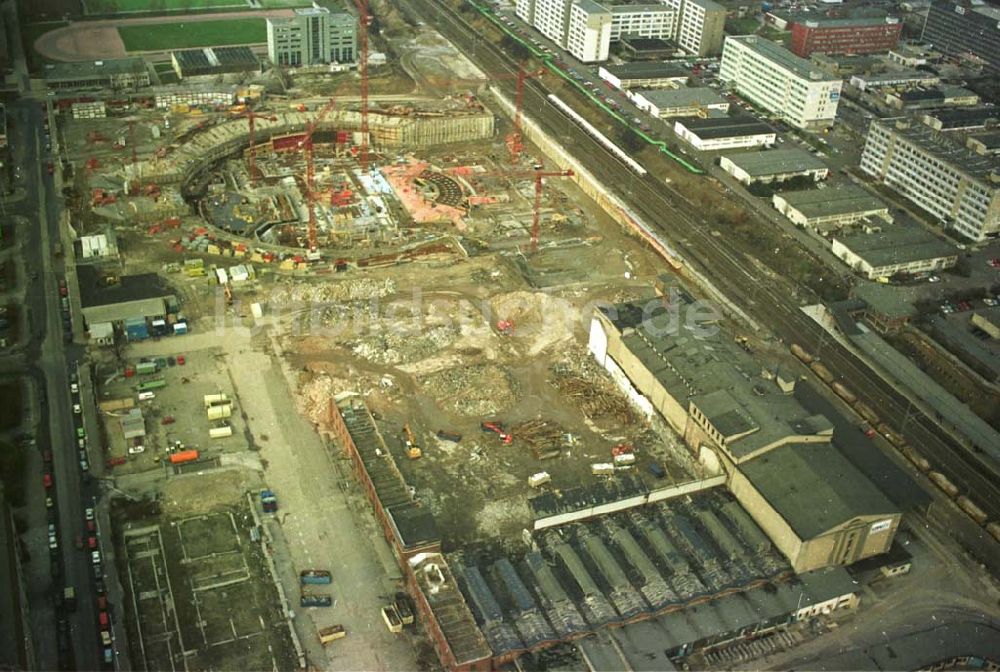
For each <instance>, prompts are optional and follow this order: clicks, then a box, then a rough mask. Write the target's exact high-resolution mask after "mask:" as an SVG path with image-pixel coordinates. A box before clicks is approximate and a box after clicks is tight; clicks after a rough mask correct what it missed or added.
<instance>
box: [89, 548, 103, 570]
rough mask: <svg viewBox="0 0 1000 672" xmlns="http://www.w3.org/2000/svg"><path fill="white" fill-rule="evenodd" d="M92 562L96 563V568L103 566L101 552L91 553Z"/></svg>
mask: <svg viewBox="0 0 1000 672" xmlns="http://www.w3.org/2000/svg"><path fill="white" fill-rule="evenodd" d="M90 561H91V562H92V563H94V565H95V566H96V565H99V564H101V552H100V551H91V553H90Z"/></svg>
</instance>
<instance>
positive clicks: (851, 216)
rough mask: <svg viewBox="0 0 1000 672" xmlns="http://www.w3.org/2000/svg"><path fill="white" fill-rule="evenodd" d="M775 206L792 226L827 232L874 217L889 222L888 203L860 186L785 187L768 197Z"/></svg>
mask: <svg viewBox="0 0 1000 672" xmlns="http://www.w3.org/2000/svg"><path fill="white" fill-rule="evenodd" d="M771 200H772V203H773V205H774V207H775V209H776V210H777V211H778V212H780V213H781V214H783V215H784V216H785V217H788V219H790V220H791V221H792V222H793V223H794V224H795V225H796V226H802V227H805V228H809V229H812V230H813V231H818V232H820V233H829V232H830V231H835V230H838V229H842V228H843V227H845V226H850V225H852V224H857V223H858V222H862V221H865V220H870V219H875V220H877V222H878V223H882V222H890V221H892V217H891V215H890V214H889V206H888V205H886V204H885V203H884V202H883V201H881V200H880V199H878V198H876V197H875V196H872V195H871V194H870V193H868V192H867V191H865V190H864V189H862V188H860V187H856V186H854V185H847V186H842V187H837V188H835V189H807V190H805V191H788V192H784V193H780V194H775V195H774V196H772V197H771Z"/></svg>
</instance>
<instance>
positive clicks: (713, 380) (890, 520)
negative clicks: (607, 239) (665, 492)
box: [588, 290, 901, 572]
mask: <svg viewBox="0 0 1000 672" xmlns="http://www.w3.org/2000/svg"><path fill="white" fill-rule="evenodd" d="M676 294H677V293H676V290H674V294H672V295H671V300H670V301H669V304H668V303H667V302H664V301H663V300H662V298H661V297H657V298H656V299H651V300H649V301H647V302H641V301H638V302H630V303H625V304H617V305H614V306H610V307H602V308H599V309H596V310H595V311H594V317H593V319H592V321H591V326H590V337H589V341H588V349H589V350H590V352H591V354H592V355H593V356H594V358H595V359H596V360H597V362H598V363H599V364H600V365H601V366H602V367H604V368H605V369H606V370H608V372H609V373H610V374H611V376H612V378H613V379H614V380H615V381H616V382H617V383H618V384H619V385H620V386H621V387H622V388H623V389H624V390H625V392H626V393H627V394H628V395H629V396H630V398H632V399H633V400H635V401H636V402H637V405H638V406H639V407H640V408H642V409H643V410H644V411H645V412H647V413H648V414H652V413H654V412H655V413H658V414H659V415H661V416H662V417H663V418H664V419H665V420H666V421H667V423H668V424H670V426H671V427H672V428H674V430H675V431H676V432H677V433H678V434H679V435H680V436H682V437H683V438H684V442H685V444H686V445H687V446H688V447H689V448H690V449H691V451H692V452H693V453H695V454H696V455H697V456H698V458H699V459H700V460H701V462H702V463H703V464H705V465H707V466H708V468H709V469H710V470H711V468H712V466H713V465H717V466H718V467H719V469H721V470H722V471H724V473H725V474H726V483H727V486H728V487H729V489H730V491H731V492H732V493H733V494H734V495H735V496H736V499H737V500H738V501H739V502H740V504H741V505H742V506H743V508H744V509H746V511H747V513H749V514H750V516H751V517H752V518H753V519H754V521H755V522H756V523H757V524H758V525H759V526H760V527H761V529H763V530H764V531H765V532H766V533H767V535H768V536H769V537H770V538H771V540H772V542H773V543H774V544H775V546H777V548H778V549H779V550H780V551H781V552H782V553H783V554H784V555H785V556H786V557H787V558H788V560H789V562H790V563H791V565H792V567H793V568H794V569H795V571H797V572H804V571H809V570H813V569H817V568H821V567H826V566H830V565H849V564H851V563H853V562H856V561H858V560H861V559H864V558H866V557H871V556H873V555H878V554H881V553H885V552H886V551H888V549H889V547H890V546H891V544H892V539H893V536H894V535H895V532H896V529H897V528H898V525H899V522H900V518H901V514H900V512H899V511H898V509H897V508H896V507H895V506H894V505H893V504H892V503H891V502H889V500H888V499H887V498H886V497H885V496H884V495H883V494H882V493H881V492H880V491H879V490H878V488H876V487H875V486H874V485H873V484H872V483H871V481H869V480H868V479H867V478H866V477H865V476H864V475H863V474H862V473H861V472H860V471H858V470H857V468H855V467H854V466H853V465H852V464H851V463H850V462H849V461H848V460H847V459H846V458H845V457H844V456H843V455H842V454H841V453H840V452H839V451H838V450H837V448H836V447H835V446H834V445H833V444H832V443H831V442H832V439H833V433H834V430H833V425H832V423H831V422H830V421H829V419H827V418H826V417H825V416H823V415H817V414H815V413H812V412H810V411H809V410H807V409H806V408H805V407H804V406H802V405H801V404H800V403H799V401H798V400H797V398H795V397H794V396H791V395H789V394H788V393H787V391H786V389H785V388H783V387H781V386H780V385H779V384H777V383H776V380H775V378H776V377H775V376H774V375H773V374H771V375H770V376H767V375H765V371H767V370H768V368H767V365H766V364H762V363H761V362H760V361H759V360H758V359H756V358H755V357H754V356H753V355H751V354H750V353H748V352H745V351H744V350H743V349H741V348H740V347H739V346H738V345H737V344H736V343H735V342H734V341H732V340H731V339H730V338H728V337H726V336H724V335H723V334H722V332H721V331H720V330H718V329H716V330H708V329H705V328H704V327H705V325H704V324H700V325H699V324H692V317H691V315H692V312H691V308H690V306H691V305H692V304H693V302H691V303H688V302H687V301H686V300H685V299H683V298H680V297H679V296H677V295H676ZM680 296H681V297H682V296H683V295H680ZM699 327H700V328H699ZM696 330H697V333H696ZM713 460H717V462H713Z"/></svg>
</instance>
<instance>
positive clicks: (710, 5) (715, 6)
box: [689, 0, 726, 12]
mask: <svg viewBox="0 0 1000 672" xmlns="http://www.w3.org/2000/svg"><path fill="white" fill-rule="evenodd" d="M689 2H690V3H691V4H692V5H698V6H699V7H701V8H702V9H704V10H705V11H706V12H724V11H726V8H725V7H723V6H722V5H720V4H719V3H717V2H713V1H712V0H689Z"/></svg>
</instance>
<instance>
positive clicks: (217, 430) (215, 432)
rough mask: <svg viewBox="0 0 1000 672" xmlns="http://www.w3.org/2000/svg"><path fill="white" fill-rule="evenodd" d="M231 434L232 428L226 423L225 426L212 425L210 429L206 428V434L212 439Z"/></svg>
mask: <svg viewBox="0 0 1000 672" xmlns="http://www.w3.org/2000/svg"><path fill="white" fill-rule="evenodd" d="M232 435H233V428H232V427H230V426H229V425H226V426H225V427H213V428H212V429H210V430H208V436H209V438H212V439H224V438H226V437H227V436H232Z"/></svg>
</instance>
